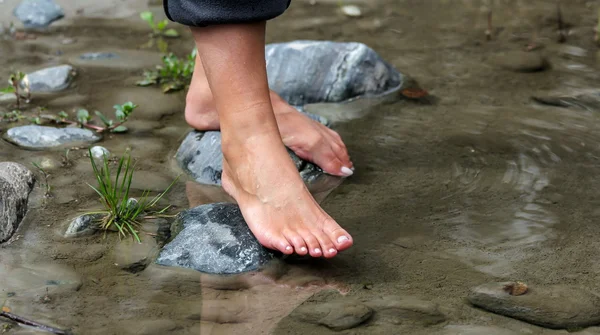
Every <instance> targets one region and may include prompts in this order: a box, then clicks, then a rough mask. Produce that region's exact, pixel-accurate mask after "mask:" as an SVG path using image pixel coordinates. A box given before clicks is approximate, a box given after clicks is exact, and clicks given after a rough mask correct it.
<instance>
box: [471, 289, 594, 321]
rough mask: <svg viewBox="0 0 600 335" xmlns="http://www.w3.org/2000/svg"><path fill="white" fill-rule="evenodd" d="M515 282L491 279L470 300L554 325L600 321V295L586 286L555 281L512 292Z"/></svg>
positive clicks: (514, 315) (511, 314)
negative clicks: (493, 280)
mask: <svg viewBox="0 0 600 335" xmlns="http://www.w3.org/2000/svg"><path fill="white" fill-rule="evenodd" d="M513 284H514V283H513V282H502V283H489V284H484V285H481V286H478V287H475V288H473V289H472V290H471V293H470V294H469V301H470V302H471V303H472V304H473V305H475V306H477V307H480V308H482V309H485V310H488V311H490V312H494V313H497V314H501V315H504V316H508V317H512V318H515V319H518V320H522V321H525V322H529V323H531V324H535V325H538V326H542V327H547V328H553V329H562V328H564V329H571V328H581V327H588V326H594V325H598V324H600V296H598V295H596V294H594V293H592V292H589V291H587V290H584V289H582V288H577V287H572V286H563V285H552V286H537V287H529V288H528V291H527V292H526V293H525V294H523V295H518V296H516V295H511V294H510V290H508V289H507V287H512V285H513Z"/></svg>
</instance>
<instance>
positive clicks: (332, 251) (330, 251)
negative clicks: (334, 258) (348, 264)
mask: <svg viewBox="0 0 600 335" xmlns="http://www.w3.org/2000/svg"><path fill="white" fill-rule="evenodd" d="M336 252H337V250H335V249H333V248H331V249H329V253H330V254H334V253H336Z"/></svg>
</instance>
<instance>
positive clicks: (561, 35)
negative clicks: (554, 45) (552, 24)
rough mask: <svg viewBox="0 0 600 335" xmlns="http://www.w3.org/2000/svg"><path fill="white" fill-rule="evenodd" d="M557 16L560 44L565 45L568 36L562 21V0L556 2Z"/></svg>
mask: <svg viewBox="0 0 600 335" xmlns="http://www.w3.org/2000/svg"><path fill="white" fill-rule="evenodd" d="M556 14H557V20H558V43H564V42H566V41H567V36H566V35H565V28H564V26H565V24H564V22H563V19H562V11H561V9H560V0H556Z"/></svg>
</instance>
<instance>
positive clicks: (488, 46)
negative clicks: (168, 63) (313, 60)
mask: <svg viewBox="0 0 600 335" xmlns="http://www.w3.org/2000/svg"><path fill="white" fill-rule="evenodd" d="M58 2H59V3H61V5H63V7H65V9H67V14H68V17H67V18H66V19H65V20H63V21H60V22H58V24H57V25H56V26H54V28H52V29H51V30H50V31H49V32H45V33H38V34H39V36H38V38H37V39H35V40H29V41H0V78H2V77H6V76H7V74H8V73H9V70H10V69H11V67H12V68H14V67H16V68H19V69H21V70H25V71H29V70H32V69H37V68H41V67H44V66H49V65H54V64H59V63H62V62H69V61H73V60H76V59H77V57H78V55H79V54H81V53H84V52H98V51H108V52H116V53H118V54H120V55H121V58H119V59H111V60H106V61H102V62H82V61H80V60H77V61H76V62H74V65H76V66H77V68H78V72H79V73H78V78H77V80H76V87H74V88H72V89H70V90H68V91H66V92H63V93H61V94H58V95H52V96H35V97H34V98H35V100H34V101H33V104H40V105H45V106H48V108H49V109H50V110H51V111H54V112H58V111H60V110H62V109H64V110H72V109H74V108H77V107H80V106H84V107H87V108H88V109H90V110H96V109H97V110H102V111H107V112H108V111H111V109H112V105H114V104H115V103H122V102H125V101H127V100H131V101H134V102H136V103H138V104H140V106H141V107H140V109H139V111H136V113H135V115H134V118H133V120H132V121H130V128H131V132H130V133H129V134H126V135H115V136H111V137H109V138H105V139H104V140H103V141H102V142H101V144H102V145H103V146H105V147H107V148H108V149H109V150H111V152H113V154H116V155H120V154H122V153H124V152H125V150H126V148H127V147H131V148H132V153H133V155H134V157H136V158H139V163H138V167H139V169H140V170H141V171H143V172H141V174H140V175H141V176H142V178H143V182H141V183H140V185H141V186H140V188H141V187H142V186H143V187H151V188H152V189H155V190H160V189H163V188H164V187H165V185H168V183H167V181H168V180H170V179H171V178H173V177H175V176H176V175H177V174H178V173H179V171H178V169H177V168H176V167H175V164H174V163H173V160H172V157H173V154H174V151H175V150H176V149H177V147H178V145H179V143H180V141H181V140H182V134H185V132H186V131H187V129H188V128H187V127H186V125H185V122H184V120H183V107H184V93H178V94H173V95H163V94H161V93H160V92H159V90H158V89H153V88H138V87H135V86H133V83H134V82H135V80H137V79H138V78H139V75H140V73H141V70H142V69H144V68H148V67H151V66H152V65H153V64H156V63H157V62H158V60H159V57H160V56H159V54H158V53H157V52H151V51H148V50H138V46H139V45H141V44H143V43H144V42H145V38H146V31H145V27H144V26H143V24H140V22H139V20H138V19H136V16H137V14H136V13H137V12H139V11H141V10H142V9H143V8H145V7H146V3H145V1H137V0H136V1H128V2H121V1H107V2H106V3H105V4H94V5H91V4H90V7H87V2H86V3H82V2H77V5H75V3H76V2H75V1H71V0H62V1H58ZM16 3H17V1H15V0H5V1H4V2H2V3H0V19H1V20H2V22H5V23H6V22H8V20H10V15H9V13H8V10H5V9H11V8H13V7H14V5H15V4H16ZM355 3H358V5H359V6H360V7H361V8H362V9H363V14H364V15H363V17H362V18H347V17H344V16H342V15H341V14H339V13H338V11H337V7H336V5H335V1H320V0H317V4H316V5H310V4H309V2H308V1H303V0H297V1H295V2H294V3H293V5H292V7H291V8H290V10H289V11H288V12H287V13H286V14H285V15H283V16H282V17H280V18H278V19H276V20H274V21H272V22H271V25H270V27H269V33H268V41H269V42H281V41H290V40H295V39H330V40H335V41H359V42H364V43H366V44H368V45H369V46H370V47H372V48H374V49H375V50H376V51H377V52H379V53H380V54H381V55H382V56H383V57H384V58H385V59H386V60H388V61H389V62H390V63H391V64H392V65H394V66H395V67H396V68H397V69H398V70H399V71H401V72H403V73H405V74H408V75H410V76H412V77H414V78H415V79H416V80H417V81H418V82H419V83H420V85H421V86H422V87H423V88H425V89H427V90H428V91H429V92H430V93H431V94H432V95H433V96H435V97H436V99H435V100H434V101H433V102H431V103H419V102H415V101H410V100H402V101H399V102H396V103H382V104H369V103H368V102H364V104H363V102H357V103H354V104H353V105H352V106H345V107H346V108H348V109H347V110H348V111H352V113H349V114H348V115H351V116H350V117H342V118H340V120H339V121H340V122H338V123H337V124H336V129H337V130H338V131H339V132H340V134H341V135H342V137H343V138H344V140H345V142H346V144H347V146H348V148H349V151H350V155H351V156H352V159H353V162H354V164H355V166H356V167H357V171H356V173H355V175H354V176H353V177H352V178H349V179H348V180H346V181H345V182H344V183H342V184H341V185H339V186H338V185H337V184H338V183H337V181H336V180H332V181H331V183H332V184H331V185H328V186H331V187H328V188H326V189H319V190H316V191H320V192H324V193H322V194H320V197H319V200H321V201H322V204H323V206H324V208H325V209H326V210H327V211H328V213H330V214H331V215H332V216H333V217H334V218H335V219H336V220H338V222H340V223H341V224H342V225H343V226H344V227H345V228H346V229H347V230H348V231H349V232H350V233H351V234H352V235H353V237H354V240H355V246H354V247H353V248H352V249H350V250H348V251H347V252H344V253H343V254H341V255H339V256H338V257H336V258H335V259H333V260H315V261H311V262H306V261H302V262H294V263H289V264H279V263H278V264H274V265H273V267H272V268H269V269H266V270H265V271H264V272H261V273H258V274H248V275H244V276H239V277H227V278H219V277H213V276H204V275H200V274H198V273H195V272H193V271H185V270H179V269H163V268H160V267H156V266H150V267H149V268H148V269H147V270H146V271H143V272H141V273H138V274H131V273H128V272H125V271H123V270H121V268H120V265H119V264H121V263H122V262H126V261H127V260H123V253H124V252H129V250H130V249H128V247H127V245H125V246H123V245H121V244H122V243H126V242H119V241H117V239H116V238H115V237H114V236H112V235H109V236H108V238H107V239H103V238H102V236H94V237H88V238H83V239H78V240H64V239H63V238H62V233H63V232H64V229H65V225H66V224H67V223H68V221H69V219H70V218H73V217H75V216H77V214H78V213H81V212H85V211H86V210H90V209H94V208H96V207H95V206H97V200H96V198H95V196H94V193H93V191H92V190H91V189H90V188H89V187H88V186H87V185H86V184H85V182H86V181H88V180H90V179H91V178H90V177H91V176H90V173H91V168H90V166H89V163H88V159H87V157H85V155H84V154H85V150H71V151H69V153H68V158H66V153H65V152H64V151H44V152H31V151H24V150H19V149H18V148H16V147H14V146H12V145H10V144H8V143H6V142H4V141H0V157H2V160H8V161H17V162H21V163H24V164H26V165H27V166H31V162H47V164H48V165H47V166H48V168H47V171H48V172H49V173H50V177H49V183H50V184H51V185H52V186H53V190H52V195H53V196H52V197H50V198H45V197H44V196H43V193H44V191H43V187H41V186H40V184H39V183H38V185H37V186H36V190H35V191H34V194H33V195H32V202H31V211H30V213H29V214H28V217H27V218H26V220H25V222H24V223H23V224H22V225H21V229H20V230H19V231H18V237H17V238H15V240H14V241H13V242H12V243H10V244H8V245H3V246H2V247H0V270H1V271H2V272H1V273H0V294H2V296H0V297H1V298H0V302H4V304H5V305H7V306H9V307H10V308H11V309H12V310H13V311H14V312H15V313H17V314H20V315H24V316H27V317H29V318H32V319H34V320H36V321H39V322H46V323H48V324H52V325H55V326H57V327H64V328H72V329H73V330H74V331H75V333H76V334H130V333H131V334H199V333H201V332H202V333H203V334H204V333H211V334H212V333H214V334H238V333H245V334H263V333H264V334H266V333H275V334H296V333H298V334H300V333H307V332H311V331H313V332H318V333H328V330H326V329H325V328H315V327H314V326H311V325H308V324H306V325H300V326H298V327H296V328H294V329H285V327H279V328H278V327H277V324H278V323H280V320H281V319H283V318H284V317H285V316H286V315H287V314H288V313H289V312H291V311H292V310H293V309H294V308H295V307H296V306H298V305H299V304H300V303H301V302H302V301H304V300H305V299H306V298H308V297H309V296H311V294H313V293H314V292H316V291H318V290H320V289H322V288H323V287H334V288H338V289H340V290H341V291H342V292H345V293H346V292H347V294H348V295H361V296H365V295H372V296H382V295H383V296H385V295H411V296H417V297H420V298H422V299H430V300H433V301H435V302H437V303H439V304H440V306H442V307H443V308H444V310H445V311H446V312H447V315H448V321H447V323H449V324H464V325H497V326H500V327H502V328H505V329H512V330H514V331H517V332H520V333H523V334H540V333H543V334H555V333H556V334H562V333H564V332H562V331H552V330H544V329H542V328H539V327H536V326H532V325H528V324H526V323H523V322H520V321H516V320H512V319H508V318H504V317H500V316H496V315H493V314H490V313H487V312H483V311H480V310H478V309H474V308H472V307H470V306H468V305H467V304H466V303H465V302H464V298H465V296H466V293H467V291H468V289H469V288H470V287H473V286H476V285H479V284H481V283H484V282H488V281H493V280H497V279H501V280H517V279H518V280H522V281H525V282H528V283H530V284H538V285H543V284H550V283H562V284H569V285H581V286H584V287H586V288H588V289H590V290H592V291H596V292H600V284H599V283H598V281H597V280H596V278H598V275H599V274H600V266H599V265H598V264H600V263H599V262H598V259H597V258H598V256H597V255H599V254H600V252H599V251H600V243H599V242H598V239H597V238H596V236H598V233H600V226H599V225H597V223H596V221H597V219H598V218H599V217H600V211H599V210H598V205H599V204H600V201H599V200H598V199H597V196H596V190H597V189H598V187H599V186H600V179H599V177H597V176H598V175H599V171H600V168H599V165H598V159H599V158H600V126H599V125H598V122H597V119H598V110H595V109H594V108H593V107H592V108H589V107H588V108H577V107H573V108H560V107H552V106H546V105H541V104H538V103H536V102H534V101H532V100H531V96H533V95H537V94H538V93H540V92H547V91H565V92H567V91H573V90H574V91H578V90H585V89H595V88H597V82H598V79H599V78H598V77H599V76H598V69H599V66H598V61H597V60H598V49H597V47H596V46H595V45H594V42H593V32H591V30H592V27H593V26H594V24H595V23H594V20H595V17H596V15H597V10H598V5H599V4H598V3H597V2H593V1H577V0H570V1H569V4H568V5H566V6H563V7H564V8H563V12H564V13H563V14H564V18H565V20H566V21H567V23H569V24H570V25H571V27H570V33H569V35H568V37H567V42H566V43H564V44H559V43H557V42H556V22H555V14H556V8H555V2H554V1H550V0H547V1H542V0H539V1H535V2H531V1H517V0H513V1H508V0H507V1H496V5H495V6H496V7H495V12H494V24H495V27H496V29H495V34H494V37H493V40H492V41H489V42H487V41H486V40H485V36H484V31H485V28H486V16H485V13H486V12H485V4H486V3H487V2H484V1H433V0H426V1H414V0H405V1H401V0H379V1H371V2H367V1H355ZM80 7H85V8H86V10H84V12H83V13H82V14H77V13H76V10H77V8H80ZM153 10H154V11H155V12H156V13H160V12H161V9H160V7H153ZM7 13H8V14H7ZM116 13H118V14H119V15H116V16H117V17H115V15H114V14H116ZM111 17H114V18H111ZM180 30H181V31H183V29H180ZM533 31H538V33H537V43H538V44H539V45H540V46H541V48H540V49H539V50H536V52H541V53H542V54H543V55H545V56H546V57H547V58H548V60H549V62H550V63H551V65H552V67H551V69H549V70H546V71H543V72H536V73H517V72H512V71H508V70H504V69H502V68H500V67H498V66H497V65H495V64H494V63H493V62H492V61H491V57H492V56H494V55H497V54H498V53H500V52H503V51H513V50H523V49H524V48H525V47H526V46H527V44H528V43H529V42H530V39H531V36H532V33H533ZM65 38H71V39H74V40H75V42H74V43H72V44H67V45H63V44H60V43H59V42H60V41H62V40H64V39H65ZM190 41H191V40H190V37H189V36H188V35H187V34H186V35H185V36H184V38H182V39H180V40H177V41H175V42H174V44H173V46H172V47H173V49H174V50H175V51H176V52H177V53H179V54H183V53H185V52H188V51H189V50H191V48H192V44H191V42H190ZM573 50H576V51H577V52H574V51H573ZM580 50H583V52H581V51H580ZM365 106H366V107H367V108H366V109H365ZM340 107H344V106H329V107H323V106H312V107H311V111H316V112H319V110H320V109H321V108H325V109H322V110H321V113H322V114H323V115H328V113H331V112H332V111H336V110H340ZM3 108H4V105H0V111H4V110H3ZM342 110H343V108H342ZM13 125H14V124H8V123H0V129H2V132H4V131H5V130H6V129H7V128H8V127H10V126H13ZM38 175H39V173H38ZM336 186H337V187H336ZM331 190H332V191H331ZM328 191H331V193H329V194H328ZM227 199H228V197H227V196H226V195H225V194H223V193H222V191H221V190H220V189H219V188H214V187H201V186H198V185H196V184H194V183H191V182H189V181H185V180H182V181H181V182H180V183H178V184H177V186H176V188H175V189H174V190H173V191H172V192H171V194H170V195H169V197H168V201H169V202H170V203H171V204H173V205H175V206H177V209H183V208H187V207H189V206H194V205H197V204H201V203H206V202H213V201H224V200H227ZM151 228H152V227H151ZM152 229H155V230H156V229H158V228H157V227H155V226H154V228H152ZM150 240H151V239H150ZM123 250H126V251H123ZM152 250H153V246H152V245H150V246H148V249H144V250H142V251H141V252H148V253H150V254H151V253H152ZM119 251H121V252H119ZM25 279H27V280H25ZM367 283H368V287H369V289H370V290H365V289H364V288H363V287H365V284H367ZM46 289H47V291H46ZM11 292H13V293H14V292H22V293H19V294H17V295H11V294H9V293H11ZM9 295H10V296H9ZM281 324H283V323H281ZM378 327H379V328H378ZM397 327H398V328H397V329H396V330H395V331H398V332H400V333H415V334H416V333H423V334H428V333H432V332H433V331H434V330H436V329H438V328H436V327H441V326H439V325H438V326H434V327H430V328H424V327H418V326H417V327H415V326H410V325H398V326H397ZM411 327H413V328H411ZM8 333H9V334H33V333H34V332H33V331H31V330H28V329H23V328H19V327H15V328H12V330H10V331H9V332H8ZM356 333H360V334H362V333H365V334H368V333H373V334H377V333H386V332H385V329H384V328H380V326H378V325H372V326H369V327H366V328H358V329H357V330H356ZM388 333H389V332H388Z"/></svg>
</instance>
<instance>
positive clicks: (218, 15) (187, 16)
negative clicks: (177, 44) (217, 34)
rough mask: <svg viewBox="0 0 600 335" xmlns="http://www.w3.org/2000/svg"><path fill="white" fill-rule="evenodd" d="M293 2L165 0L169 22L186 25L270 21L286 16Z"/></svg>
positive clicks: (271, 0) (200, 25)
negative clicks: (285, 13)
mask: <svg viewBox="0 0 600 335" xmlns="http://www.w3.org/2000/svg"><path fill="white" fill-rule="evenodd" d="M290 2H291V0H163V5H164V7H165V13H166V14H167V17H168V18H169V20H171V21H173V22H178V23H181V24H183V25H186V26H192V27H205V26H209V25H216V24H228V23H250V22H257V21H267V20H270V19H274V18H276V17H277V16H279V15H281V14H283V13H284V12H285V11H286V10H287V8H288V7H289V5H290Z"/></svg>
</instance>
